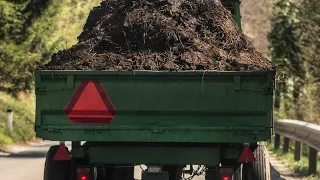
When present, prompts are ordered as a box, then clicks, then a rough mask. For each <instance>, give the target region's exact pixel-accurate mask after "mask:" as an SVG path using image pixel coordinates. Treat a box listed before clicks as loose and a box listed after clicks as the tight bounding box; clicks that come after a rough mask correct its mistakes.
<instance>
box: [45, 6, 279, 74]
mask: <svg viewBox="0 0 320 180" xmlns="http://www.w3.org/2000/svg"><path fill="white" fill-rule="evenodd" d="M78 39H79V43H78V44H76V45H74V46H73V47H71V48H70V49H66V50H63V51H60V52H58V53H56V54H54V55H53V56H52V61H51V62H49V63H48V64H47V65H45V66H43V67H40V69H52V70H53V69H54V70H154V71H165V70H169V71H181V70H222V71H247V70H259V71H260V70H269V69H273V66H272V64H271V63H270V62H269V61H268V60H267V59H265V58H264V57H263V56H262V54H261V53H259V52H257V51H256V50H255V48H254V47H253V45H252V43H251V42H250V41H249V40H248V39H247V38H246V37H245V36H244V35H243V34H242V32H241V31H240V30H239V29H238V27H237V25H236V23H235V21H234V19H233V16H232V15H231V13H230V12H229V11H228V10H227V9H225V8H224V7H223V6H221V5H219V4H218V3H215V1H213V0H162V1H161V0H108V1H104V2H102V3H101V5H100V6H99V7H96V8H94V9H93V10H92V11H91V13H90V15H89V17H88V20H87V22H86V24H85V26H84V31H83V32H82V33H81V35H80V36H79V37H78Z"/></svg>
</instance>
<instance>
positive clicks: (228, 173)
mask: <svg viewBox="0 0 320 180" xmlns="http://www.w3.org/2000/svg"><path fill="white" fill-rule="evenodd" d="M232 175H233V168H232V167H221V168H220V177H221V180H232Z"/></svg>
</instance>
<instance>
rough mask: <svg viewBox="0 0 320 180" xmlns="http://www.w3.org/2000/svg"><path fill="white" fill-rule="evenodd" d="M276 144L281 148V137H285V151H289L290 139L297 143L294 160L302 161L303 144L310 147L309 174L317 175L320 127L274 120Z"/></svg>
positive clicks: (300, 122) (288, 120) (294, 121)
mask: <svg viewBox="0 0 320 180" xmlns="http://www.w3.org/2000/svg"><path fill="white" fill-rule="evenodd" d="M274 131H275V142H274V143H275V144H274V147H275V148H276V149H277V148H279V147H280V136H283V137H284V142H283V151H284V152H288V151H289V142H290V139H291V140H294V141H295V150H294V151H295V152H294V159H295V160H296V161H300V156H301V149H302V144H304V145H307V146H308V147H309V174H310V175H311V174H316V173H317V156H318V152H319V151H320V126H319V125H316V124H312V123H308V122H303V121H298V120H290V119H281V120H274Z"/></svg>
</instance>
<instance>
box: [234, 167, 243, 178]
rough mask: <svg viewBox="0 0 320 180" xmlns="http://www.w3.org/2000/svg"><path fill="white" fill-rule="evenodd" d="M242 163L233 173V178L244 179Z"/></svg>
mask: <svg viewBox="0 0 320 180" xmlns="http://www.w3.org/2000/svg"><path fill="white" fill-rule="evenodd" d="M242 167H243V166H242V165H241V166H239V167H238V169H237V170H236V171H235V172H234V173H233V180H244V179H242Z"/></svg>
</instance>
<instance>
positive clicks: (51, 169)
mask: <svg viewBox="0 0 320 180" xmlns="http://www.w3.org/2000/svg"><path fill="white" fill-rule="evenodd" d="M58 148H59V146H51V147H50V149H49V151H48V153H47V157H46V162H45V165H44V176H43V177H44V180H57V179H59V180H69V176H70V161H53V157H54V155H55V153H56V152H57V150H58Z"/></svg>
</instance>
